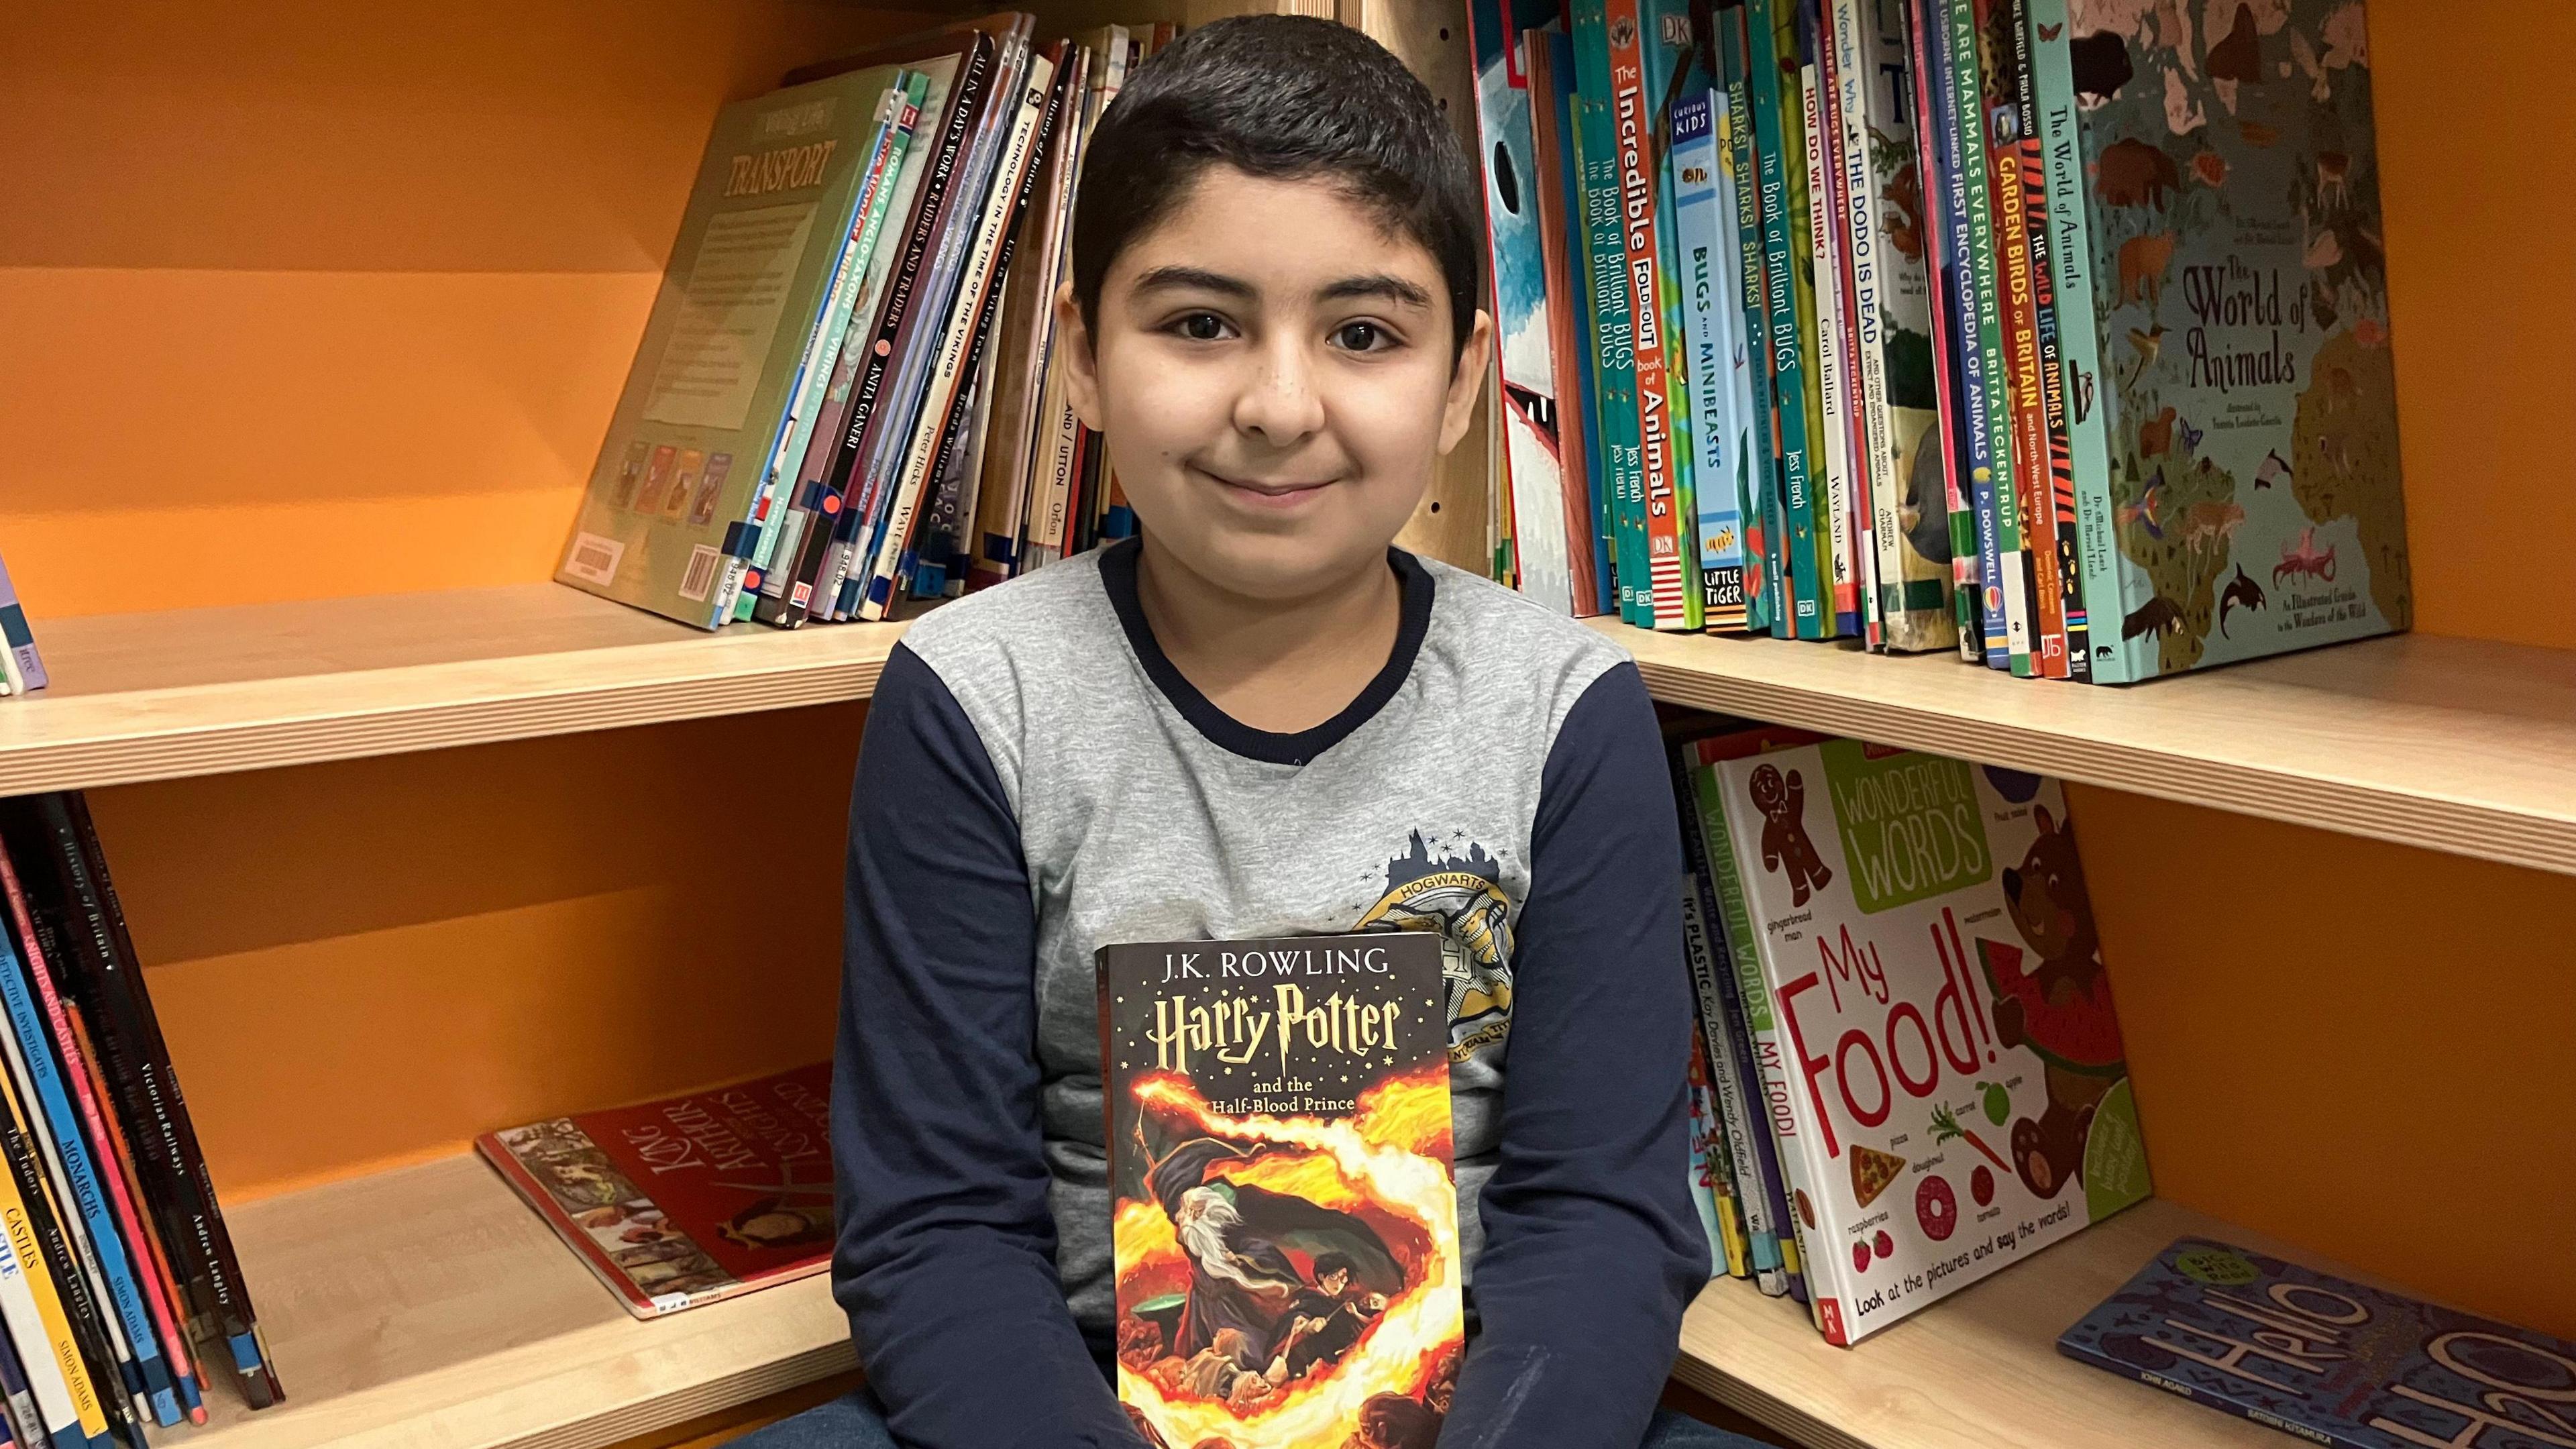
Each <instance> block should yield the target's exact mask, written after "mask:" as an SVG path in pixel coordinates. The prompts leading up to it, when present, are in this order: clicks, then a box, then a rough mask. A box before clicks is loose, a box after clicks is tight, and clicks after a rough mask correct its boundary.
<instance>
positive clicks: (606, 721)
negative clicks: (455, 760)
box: [0, 584, 903, 795]
mask: <svg viewBox="0 0 2576 1449" xmlns="http://www.w3.org/2000/svg"><path fill="white" fill-rule="evenodd" d="M902 633H903V626H902V625H900V624H843V625H831V626H816V627H813V628H808V629H799V630H794V631H782V630H776V629H767V628H762V627H758V626H754V625H736V626H734V627H733V628H731V629H729V630H726V631H725V632H723V633H721V634H716V635H708V634H705V633H702V632H700V631H698V630H695V629H690V628H687V627H685V626H683V625H679V624H674V623H671V622H670V621H668V620H666V619H660V618H657V617H655V616H653V615H650V614H647V613H644V612H642V611H641V610H637V609H629V608H626V607H625V606H623V605H620V604H613V603H610V602H608V601H607V600H604V599H599V598H595V597H593V596H591V595H589V594H585V593H582V592H580V591H578V590H575V589H569V588H565V587H562V586H560V585H556V584H515V585H508V586H504V587H499V588H487V589H457V590H450V591H447V592H442V593H427V594H385V595H376V596H370V597H361V598H349V599H323V600H314V601H310V602H301V603H288V604H260V605H250V606H244V607H238V608H225V609H185V610H174V611H170V612H165V613H151V614H110V615H100V616H96V617H91V618H77V619H65V620H61V621H59V622H56V623H53V624H50V625H47V626H44V629H43V633H42V635H41V636H40V639H39V643H40V645H41V647H42V648H43V649H44V651H45V662H46V668H47V670H48V672H49V673H50V674H51V675H52V677H53V679H54V681H55V683H54V684H53V686H52V687H50V688H48V689H45V690H42V691H39V692H37V693H35V694H31V695H27V696H25V697H23V698H18V699H10V700H0V794H7V795H15V794H21V793H24V792H28V791H35V790H59V789H73V788H80V787H86V786H93V785H116V784H125V783H129V782H132V781H137V780H159V779H169V778H172V777H175V776H183V775H211V774H222V773H225V772H228V771H233V770H255V769H264V768H268V767H270V766H276V765H301V764H312V763H316V762H318V761H323V760H344V759H353V758H356V757H359V756H364V755H383V754H394V753H399V752H402V751H406V750H427V749H439V748H444V747H447V746H451V745H473V744H485V743H489V742H491V741H495V740H510V739H525V738H530V737H534V736H538V735H552V734H570V733H577V732H579V731H583V730H598V729H614V728H618V727H621V726H626V725H641V724H658V723H661V722H664V721H667V720H679V719H695V718H700V717H703V716H707V715H721V714H740V713H747V712H750V711H754V710H764V709H782V708H788V707H791V706H795V705H806V704H821V703H827V702H831V701H835V700H846V699H858V698H863V697H865V696H866V695H867V694H868V693H870V692H871V691H872V690H874V689H875V687H876V679H877V673H878V671H879V670H880V669H882V668H883V667H884V664H885V659H886V654H887V652H888V651H890V650H891V649H892V648H893V647H894V641H895V640H896V639H898V638H900V637H901V636H902Z"/></svg>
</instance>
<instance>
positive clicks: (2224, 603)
mask: <svg viewBox="0 0 2576 1449" xmlns="http://www.w3.org/2000/svg"><path fill="white" fill-rule="evenodd" d="M2085 11H2086V7H2078V9H2077V14H2078V15H2079V16H2084V15H2085ZM2088 20H2090V21H2092V22H2096V23H2098V25H2099V28H2089V29H2082V28H2080V27H2083V26H2084V25H2086V24H2087V21H2088ZM2159 24H2160V22H2158V21H2156V20H2154V19H2152V18H2150V17H2149V16H2147V15H2145V14H2143V13H2141V14H2134V15H2133V14H2127V13H2123V12H2116V11H2106V12H2104V13H2103V14H2102V15H2101V16H2098V17H2087V18H2086V19H2079V20H2077V21H2074V22H2072V23H2071V25H2070V28H2079V33H2078V34H2076V35H2075V36H2074V37H2073V38H2072V39H2071V40H2070V41H2069V42H2068V45H2069V50H2070V54H2069V58H2068V60H2069V73H2070V78H2071V85H2072V88H2073V90H2074V94H2075V101H2076V122H2077V128H2078V130H2079V131H2080V134H2081V139H2082V161H2083V173H2084V176H2085V178H2086V186H2085V189H2084V222H2085V229H2086V232H2087V234H2088V235H2087V241H2088V242H2089V244H2090V246H2091V253H2090V261H2091V269H2092V295H2091V299H2090V300H2091V305H2092V307H2093V310H2094V316H2095V319H2096V322H2097V324H2098V335H2099V337H2100V339H2101V350H2102V358H2101V367H2102V377H2101V381H2100V388H2101V399H2100V406H2101V408H2102V413H2103V419H2102V427H2103V431H2104V435H2105V447H2106V453H2107V458H2108V476H2107V478H2106V479H2105V480H2102V481H2103V482H2104V483H2105V485H2106V486H2107V488H2108V494H2107V499H2096V500H2095V510H2094V511H2096V512H2097V513H2098V512H2099V511H2101V510H2100V507H2099V505H2100V504H2101V503H2102V502H2104V501H2107V502H2108V504H2109V505H2110V506H2109V509H2108V512H2109V516H2110V520H2111V529H2110V533H2111V538H2110V540H2109V542H2110V543H2112V544H2114V545H2116V551H2117V558H2116V559H2104V560H2101V561H2100V563H2098V564H2097V566H2096V573H2097V575H2098V574H2100V573H2102V572H2104V571H2105V569H2106V567H2107V570H2108V571H2109V572H2111V573H2113V574H2114V575H2115V576H2116V578H2117V579H2118V581H2119V588H2118V591H2117V600H2116V602H2114V601H2113V600H2112V599H2109V598H2105V599H2104V600H2103V601H2102V608H2103V611H2104V617H2103V618H2102V619H2101V620H2099V621H2098V626H2097V631H2096V632H2097V634H2099V635H2100V636H2102V637H2100V638H2099V639H2098V640H2097V643H2102V644H2111V645H2113V646H2114V652H2113V654H2112V655H2111V656H2109V657H2110V659H2111V660H2114V661H2117V662H2118V664H2119V665H2120V669H2121V673H2120V674H2118V675H2115V676H2114V677H2125V678H2152V677H2154V676H2156V675H2160V674H2171V673H2175V672H2178V671H2180V670H2185V669H2196V668H2200V667H2203V666H2205V665H2211V664H2224V663H2229V662H2231V661H2235V660H2240V659H2251V658H2256V657H2259V656H2262V655H2267V654H2276V653H2280V652H2282V651H2284V650H2289V649H2300V648H2305V647H2307V646H2309V645H2314V644H2325V643H2331V642H2334V641H2337V640H2343V639H2357V638H2361V637H2364V636H2367V635H2372V634H2384V633H2388V632H2390V631H2393V630H2400V629H2404V628H2407V627H2409V626H2410V625H2411V624H2412V622H2413V620H2414V589H2413V583H2412V576H2411V574H2410V572H2409V570H2408V565H2407V554H2406V507H2405V498H2404V493H2403V489H2402V487H2401V484H2400V480H2399V469H2398V438H2397V405H2396V371H2395V363H2394V362H2393V360H2392V358H2391V353H2390V342H2389V325H2390V324H2389V310H2388V267H2387V256H2386V253H2385V250H2384V248H2383V246H2382V243H2381V235H2382V233H2381V230H2380V205H2379V164H2378V156H2377V150H2376V146H2375V143H2374V139H2373V122H2372V77H2371V69H2370V56H2369V46H2368V41H2367V37H2366V33H2365V28H2364V25H2365V22H2364V18H2363V11H2362V7H2361V5H2360V4H2358V3H2347V0H2336V3H2326V0H2289V3H2286V4H2283V5H2278V6H2274V7H2271V8H2270V9H2268V10H2267V9H2264V8H2262V7H2254V6H2247V5H2238V6H2235V7H2233V8H2230V7H2227V6H2224V5H2221V6H2216V7H2213V8H2212V9H2211V11H2210V13H2209V17H2208V23H2207V24H2206V25H2205V26H2203V27H2202V28H2201V30H2200V32H2199V33H2196V34H2195V35H2193V36H2190V37H2184V36H2180V35H2177V34H2176V33H2175V32H2174V31H2173V30H2172V29H2171V28H2169V27H2168V28H2163V29H2159V28H2158V26H2159ZM2078 483H2079V487H2081V488H2083V489H2084V490H2086V491H2088V492H2089V491H2091V489H2092V480H2086V479H2081V478H2079V479H2078ZM2114 609H2117V610H2118V611H2120V617H2119V618H2118V619H2117V620H2114V619H2112V618H2111V617H2109V615H2110V613H2111V611H2113V610H2114ZM2114 634H2116V636H2117V638H2116V640H2114V638H2113V637H2112V636H2113V635H2114Z"/></svg>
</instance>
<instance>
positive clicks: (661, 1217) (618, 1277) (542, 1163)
mask: <svg viewBox="0 0 2576 1449" xmlns="http://www.w3.org/2000/svg"><path fill="white" fill-rule="evenodd" d="M831 1093H832V1067H831V1064H830V1063H828V1062H818V1063H816V1064H815V1065H813V1066H810V1067H799V1068H797V1069H796V1070H795V1071H792V1072H782V1073H780V1074H779V1075H777V1076H774V1077H763V1078H761V1079H759V1080H758V1081H752V1082H739V1083H736V1084H735V1085H733V1086H730V1087H718V1088H715V1089H714V1090H712V1091H706V1092H695V1093H691V1094H690V1095H688V1096H685V1097H671V1098H667V1099H665V1100H663V1101H659V1102H641V1103H638V1104H636V1105H635V1106H632V1107H612V1108H610V1109H608V1110H606V1111H603V1112H584V1113H582V1114H581V1115H579V1116H576V1117H556V1118H553V1119H551V1120H549V1121H544V1122H531V1123H529V1124H528V1125H527V1126H525V1127H511V1128H505V1129H504V1130H502V1131H499V1132H486V1133H484V1134H483V1135H482V1136H481V1137H478V1138H476V1139H475V1140H474V1146H475V1147H476V1149H477V1150H479V1151H480V1152H481V1153H482V1154H483V1156H484V1157H485V1158H486V1159H487V1160H489V1161H490V1162H491V1164H492V1165H493V1167H495V1168H497V1169H499V1171H500V1173H501V1176H502V1177H504V1178H506V1179H508V1180H509V1183H510V1186H512V1187H514V1188H517V1189H518V1191H519V1196H521V1197H523V1198H526V1199H527V1200H528V1205H529V1206H530V1207H533V1208H535V1209H536V1210H537V1214H538V1216H540V1217H543V1218H544V1219H545V1220H546V1222H547V1223H548V1224H549V1225H551V1226H552V1227H553V1228H554V1230H555V1234H556V1236H558V1237H560V1238H562V1239H563V1240H564V1243H565V1245H566V1246H568V1247H570V1248H571V1249H572V1250H573V1252H574V1253H575V1254H576V1255H577V1256H579V1257H580V1259H581V1260H582V1262H584V1263H585V1264H587V1265H589V1267H590V1271H591V1272H593V1273H596V1274H598V1275H599V1281H601V1282H602V1283H605V1284H607V1285H608V1287H609V1290H610V1291H611V1292H613V1293H615V1294H616V1295H617V1296H618V1298H619V1299H620V1300H621V1301H623V1302H624V1303H625V1305H626V1311H627V1312H629V1313H632V1314H634V1315H635V1316H636V1317H638V1318H658V1317H660V1316H661V1315H663V1314H665V1313H677V1312H679V1311H680V1310H682V1309H684V1308H695V1307H697V1306H698V1305H700V1304H702V1303H713V1302H715V1301H716V1300H717V1299H720V1298H731V1297H733V1296H735V1295H736V1294H741V1293H748V1292H750V1291H751V1290H753V1289H755V1288H766V1287H768V1286H770V1285H771V1284H773V1283H784V1282H786V1281H787V1280H789V1279H791V1278H803V1277H807V1276H809V1275H811V1274H815V1273H820V1272H822V1271H823V1269H824V1267H825V1266H826V1264H828V1263H829V1262H830V1259H831V1254H832V1153H831V1137H830V1132H829V1123H828V1103H829V1102H830V1100H831Z"/></svg>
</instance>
